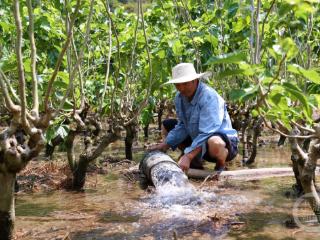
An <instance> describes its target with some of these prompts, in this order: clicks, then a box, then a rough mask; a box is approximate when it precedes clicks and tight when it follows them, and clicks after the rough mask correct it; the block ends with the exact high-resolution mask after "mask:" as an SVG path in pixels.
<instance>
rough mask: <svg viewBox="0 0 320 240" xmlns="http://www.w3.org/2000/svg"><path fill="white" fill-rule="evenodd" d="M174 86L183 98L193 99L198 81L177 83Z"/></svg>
mask: <svg viewBox="0 0 320 240" xmlns="http://www.w3.org/2000/svg"><path fill="white" fill-rule="evenodd" d="M174 85H175V87H176V89H177V90H178V91H179V92H180V93H181V95H182V96H185V97H187V98H191V97H193V95H194V93H195V92H196V90H197V86H198V81H197V79H196V80H193V81H191V82H185V83H175V84H174Z"/></svg>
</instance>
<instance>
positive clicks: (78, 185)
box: [72, 156, 89, 191]
mask: <svg viewBox="0 0 320 240" xmlns="http://www.w3.org/2000/svg"><path fill="white" fill-rule="evenodd" d="M88 165H89V161H88V160H87V159H86V158H85V157H82V156H81V157H80V158H79V161H77V162H76V163H75V165H74V169H73V171H72V173H73V179H72V189H73V190H76V191H80V190H81V189H83V187H84V184H85V183H86V174H87V169H88Z"/></svg>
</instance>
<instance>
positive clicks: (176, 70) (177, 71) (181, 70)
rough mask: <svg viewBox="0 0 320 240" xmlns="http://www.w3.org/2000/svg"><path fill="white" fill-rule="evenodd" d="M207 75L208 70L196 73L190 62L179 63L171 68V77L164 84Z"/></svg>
mask: <svg viewBox="0 0 320 240" xmlns="http://www.w3.org/2000/svg"><path fill="white" fill-rule="evenodd" d="M208 76H210V72H204V73H197V72H196V70H195V68H194V66H193V64H192V63H179V64H178V65H176V66H174V67H173V68H172V79H170V80H169V81H168V82H166V83H165V84H169V83H184V82H191V81H193V80H195V79H200V78H203V77H208Z"/></svg>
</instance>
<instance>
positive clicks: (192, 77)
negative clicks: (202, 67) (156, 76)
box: [163, 72, 211, 85]
mask: <svg viewBox="0 0 320 240" xmlns="http://www.w3.org/2000/svg"><path fill="white" fill-rule="evenodd" d="M210 75H211V73H210V72H204V73H196V74H193V75H189V76H184V77H181V78H175V79H170V80H169V81H168V82H165V83H164V84H163V85H165V84H170V83H185V82H191V81H193V80H195V79H198V78H204V77H209V76H210Z"/></svg>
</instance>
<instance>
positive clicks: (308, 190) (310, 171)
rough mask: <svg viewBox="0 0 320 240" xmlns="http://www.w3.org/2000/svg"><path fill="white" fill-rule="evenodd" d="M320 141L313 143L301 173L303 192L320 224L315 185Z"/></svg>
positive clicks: (319, 200) (319, 205) (318, 201)
mask: <svg viewBox="0 0 320 240" xmlns="http://www.w3.org/2000/svg"><path fill="white" fill-rule="evenodd" d="M319 142H320V141H319V140H315V141H314V142H312V143H311V146H310V150H309V155H308V159H307V161H306V162H305V164H304V167H303V168H302V172H301V173H300V175H301V177H300V179H301V184H302V187H303V191H304V193H305V194H306V198H307V200H308V202H309V204H310V206H311V208H312V210H313V212H314V213H315V215H316V217H317V219H318V222H319V223H320V198H319V195H318V193H317V190H316V187H315V183H314V174H315V170H316V165H317V160H318V158H319V155H320V143H319Z"/></svg>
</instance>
